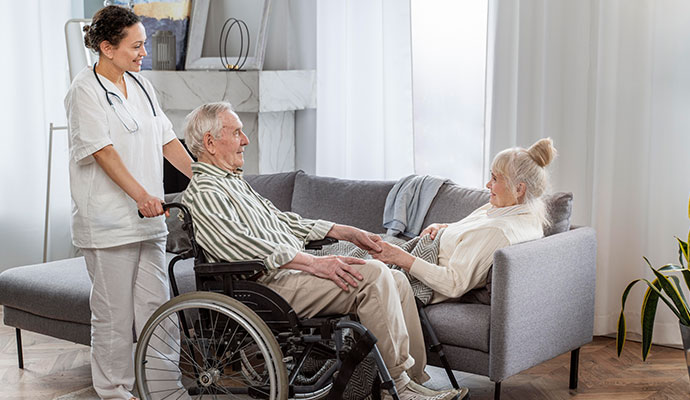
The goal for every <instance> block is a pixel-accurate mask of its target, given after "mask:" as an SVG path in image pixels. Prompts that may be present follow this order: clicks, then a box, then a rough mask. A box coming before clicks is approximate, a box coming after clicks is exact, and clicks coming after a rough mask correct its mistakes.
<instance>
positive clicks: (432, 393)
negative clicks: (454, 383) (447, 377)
mask: <svg viewBox="0 0 690 400" xmlns="http://www.w3.org/2000/svg"><path fill="white" fill-rule="evenodd" d="M407 385H408V386H409V387H410V388H411V389H412V390H413V391H415V392H417V393H421V394H423V395H425V396H429V397H436V396H445V395H447V394H448V393H453V396H455V395H457V394H459V396H457V397H453V396H451V397H450V398H451V399H454V400H462V399H464V398H465V397H467V394H468V393H469V392H470V390H469V389H468V388H466V387H461V388H459V389H455V388H450V389H444V390H434V389H431V388H428V387H426V386H424V385H422V384H420V383H417V382H415V381H410V383H408V384H407ZM439 398H442V397H439Z"/></svg>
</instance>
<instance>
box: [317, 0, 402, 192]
mask: <svg viewBox="0 0 690 400" xmlns="http://www.w3.org/2000/svg"><path fill="white" fill-rule="evenodd" d="M316 13H317V23H316V31H317V32H316V34H317V40H316V71H317V88H316V93H317V116H316V173H317V174H319V175H326V176H335V177H341V178H353V179H397V178H400V177H402V176H405V175H408V174H411V173H413V172H414V152H413V145H414V143H413V124H412V71H411V50H410V3H409V0H324V1H318V2H317V11H316Z"/></svg>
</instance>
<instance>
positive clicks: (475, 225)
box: [370, 139, 556, 303]
mask: <svg viewBox="0 0 690 400" xmlns="http://www.w3.org/2000/svg"><path fill="white" fill-rule="evenodd" d="M555 156H556V149H555V148H554V147H553V143H552V141H551V139H541V140H539V141H538V142H536V143H535V144H533V145H532V146H531V147H530V148H529V149H523V148H519V147H516V148H511V149H507V150H503V151H502V152H500V153H498V154H497V155H496V157H495V158H494V160H493V163H492V165H491V179H490V180H489V182H487V184H486V187H487V188H488V189H489V190H490V191H491V199H490V202H489V204H486V205H484V206H482V207H479V208H478V209H476V210H475V211H474V212H472V214H470V215H468V216H467V217H466V218H464V219H462V220H460V221H458V222H455V223H451V224H432V225H430V226H428V227H427V228H426V229H424V230H423V231H422V233H421V236H424V235H427V234H428V235H431V238H432V239H434V238H435V237H436V235H440V237H439V240H440V244H439V255H438V263H437V264H433V263H430V262H428V261H425V260H423V259H421V258H419V257H414V256H413V255H411V254H409V253H407V252H406V251H404V250H403V249H401V248H400V247H398V246H396V245H393V244H390V243H386V242H380V245H381V247H382V251H380V252H370V253H371V255H372V257H374V258H375V259H377V260H381V261H383V262H385V263H387V264H396V265H398V266H399V267H401V268H402V269H404V270H405V271H408V272H409V273H410V274H411V275H412V276H414V277H416V278H417V279H419V280H420V281H422V282H423V283H424V284H426V285H427V286H428V287H430V288H431V289H433V291H434V294H433V298H432V300H431V303H440V302H442V301H446V300H449V299H454V298H459V297H461V296H462V295H463V294H465V293H467V292H469V291H470V290H472V289H475V288H479V287H482V286H484V285H485V284H486V280H487V276H488V272H489V268H490V267H491V264H492V263H493V254H494V251H496V250H498V249H500V248H502V247H506V246H509V245H511V244H516V243H520V242H525V241H528V240H534V239H538V238H541V237H542V236H543V226H546V225H548V224H549V221H548V220H547V218H546V207H545V205H544V202H543V200H542V198H541V196H542V194H543V193H544V192H545V190H546V187H547V185H548V178H547V174H546V170H545V168H546V166H547V165H549V164H550V163H551V161H552V160H553V159H554V157H555Z"/></svg>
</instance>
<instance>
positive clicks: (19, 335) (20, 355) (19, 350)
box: [14, 328, 24, 369]
mask: <svg viewBox="0 0 690 400" xmlns="http://www.w3.org/2000/svg"><path fill="white" fill-rule="evenodd" d="M14 329H15V331H16V333H17V361H18V362H19V369H24V354H23V353H22V331H21V329H19V328H14Z"/></svg>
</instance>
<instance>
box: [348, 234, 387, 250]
mask: <svg viewBox="0 0 690 400" xmlns="http://www.w3.org/2000/svg"><path fill="white" fill-rule="evenodd" d="M347 241H349V242H352V243H354V244H355V245H356V246H357V247H359V248H360V249H364V250H366V251H368V252H375V253H378V252H379V251H381V243H382V242H383V241H382V240H381V237H380V236H378V235H374V234H373V233H370V232H367V231H363V230H361V229H353V232H352V235H351V237H350V238H348V239H347Z"/></svg>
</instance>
